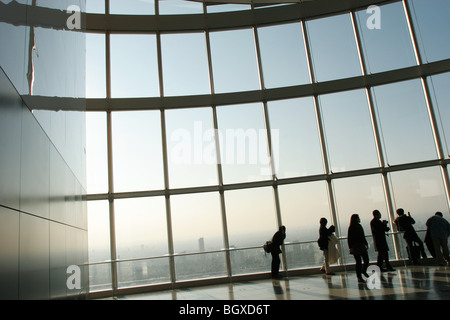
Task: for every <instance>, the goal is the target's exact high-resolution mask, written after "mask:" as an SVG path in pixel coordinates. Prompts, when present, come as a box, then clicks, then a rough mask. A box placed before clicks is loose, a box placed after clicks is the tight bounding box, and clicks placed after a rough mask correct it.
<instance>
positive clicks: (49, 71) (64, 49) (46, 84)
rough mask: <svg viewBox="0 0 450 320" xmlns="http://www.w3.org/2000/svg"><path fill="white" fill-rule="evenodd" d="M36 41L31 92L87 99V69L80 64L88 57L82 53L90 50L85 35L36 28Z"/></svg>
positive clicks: (33, 54) (33, 53) (33, 51)
mask: <svg viewBox="0 0 450 320" xmlns="http://www.w3.org/2000/svg"><path fill="white" fill-rule="evenodd" d="M34 40H35V41H34V45H35V49H34V50H32V54H31V56H32V59H33V60H32V68H33V69H32V70H30V72H31V71H32V72H33V78H32V82H31V87H32V88H31V90H30V91H31V92H30V94H33V95H41V96H50V97H52V96H55V97H74V98H82V97H83V98H84V96H85V91H86V81H85V69H84V68H80V66H84V65H85V63H86V62H85V59H86V57H85V55H84V54H78V53H79V52H80V50H82V52H84V51H85V50H86V47H85V46H86V38H85V34H84V33H82V32H72V31H66V30H55V29H50V28H40V27H35V28H34ZM16 63H17V62H16ZM27 71H28V70H27ZM69 75H70V76H69ZM28 80H30V79H28Z"/></svg>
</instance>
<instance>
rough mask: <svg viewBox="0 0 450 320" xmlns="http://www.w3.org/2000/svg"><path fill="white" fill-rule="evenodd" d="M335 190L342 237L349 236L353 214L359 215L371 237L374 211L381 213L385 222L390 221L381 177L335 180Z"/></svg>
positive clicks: (371, 176)
mask: <svg viewBox="0 0 450 320" xmlns="http://www.w3.org/2000/svg"><path fill="white" fill-rule="evenodd" d="M333 188H334V193H335V201H336V210H337V215H338V216H337V218H338V222H339V223H338V225H337V226H336V228H339V234H340V235H341V236H347V230H348V227H349V225H350V217H351V216H352V214H358V215H359V218H360V219H361V225H362V226H363V228H364V233H365V234H366V236H370V235H371V231H370V221H371V220H372V219H373V214H372V212H373V210H375V209H377V210H378V211H380V212H381V215H382V218H383V219H384V220H390V219H389V212H388V209H387V205H386V199H385V192H384V187H383V180H382V177H381V175H369V176H361V177H354V178H345V179H335V180H333Z"/></svg>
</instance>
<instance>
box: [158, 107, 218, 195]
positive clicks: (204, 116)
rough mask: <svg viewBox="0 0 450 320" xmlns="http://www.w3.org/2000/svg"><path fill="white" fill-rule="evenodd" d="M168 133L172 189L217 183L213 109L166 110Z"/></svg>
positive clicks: (170, 183)
mask: <svg viewBox="0 0 450 320" xmlns="http://www.w3.org/2000/svg"><path fill="white" fill-rule="evenodd" d="M166 135H167V154H168V159H169V160H168V163H169V185H170V187H171V188H180V187H197V186H206V185H216V184H217V183H218V180H217V160H216V147H215V140H214V125H213V120H212V110H211V109H210V108H195V109H177V110H168V111H166Z"/></svg>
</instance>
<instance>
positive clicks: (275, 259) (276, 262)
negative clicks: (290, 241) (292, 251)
mask: <svg viewBox="0 0 450 320" xmlns="http://www.w3.org/2000/svg"><path fill="white" fill-rule="evenodd" d="M284 239H286V227H285V226H281V227H280V228H279V229H278V231H277V232H275V234H274V235H273V237H272V248H271V249H272V250H271V251H270V254H271V255H272V265H271V275H272V278H274V279H276V278H280V277H281V276H280V274H279V272H280V264H281V260H280V253H281V245H282V244H283V243H284Z"/></svg>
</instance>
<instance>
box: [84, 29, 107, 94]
mask: <svg viewBox="0 0 450 320" xmlns="http://www.w3.org/2000/svg"><path fill="white" fill-rule="evenodd" d="M105 97H106V62H105V35H104V34H94V33H87V34H86V98H105Z"/></svg>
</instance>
